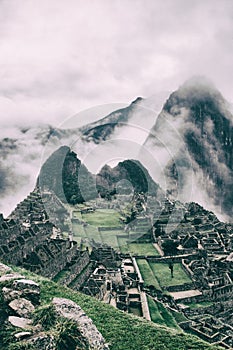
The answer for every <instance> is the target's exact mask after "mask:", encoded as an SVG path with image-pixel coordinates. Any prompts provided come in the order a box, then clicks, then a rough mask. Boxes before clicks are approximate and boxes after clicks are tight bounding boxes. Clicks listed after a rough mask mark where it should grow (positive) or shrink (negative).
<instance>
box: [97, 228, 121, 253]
mask: <svg viewBox="0 0 233 350" xmlns="http://www.w3.org/2000/svg"><path fill="white" fill-rule="evenodd" d="M121 233H122V232H121V231H114V230H112V231H111V230H108V231H102V230H100V235H101V238H102V242H103V243H105V244H108V245H109V246H111V247H113V248H117V249H118V240H117V235H120V234H121Z"/></svg>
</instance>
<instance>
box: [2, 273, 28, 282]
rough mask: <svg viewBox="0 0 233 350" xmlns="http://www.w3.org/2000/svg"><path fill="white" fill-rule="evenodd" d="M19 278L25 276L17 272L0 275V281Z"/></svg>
mask: <svg viewBox="0 0 233 350" xmlns="http://www.w3.org/2000/svg"><path fill="white" fill-rule="evenodd" d="M19 278H25V276H22V275H20V274H19V273H9V274H7V275H3V276H1V277H0V283H1V282H6V281H12V280H16V279H19Z"/></svg>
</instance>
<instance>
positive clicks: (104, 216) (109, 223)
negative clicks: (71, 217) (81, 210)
mask: <svg viewBox="0 0 233 350" xmlns="http://www.w3.org/2000/svg"><path fill="white" fill-rule="evenodd" d="M82 219H83V221H85V222H87V223H88V224H90V225H92V226H95V227H119V226H121V223H120V220H119V219H120V214H119V213H118V212H117V211H116V210H114V209H97V210H96V211H95V212H94V213H87V214H82Z"/></svg>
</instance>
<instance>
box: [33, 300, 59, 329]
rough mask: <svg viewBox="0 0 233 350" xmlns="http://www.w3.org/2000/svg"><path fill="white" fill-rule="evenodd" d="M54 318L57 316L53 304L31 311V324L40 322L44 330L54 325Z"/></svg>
mask: <svg viewBox="0 0 233 350" xmlns="http://www.w3.org/2000/svg"><path fill="white" fill-rule="evenodd" d="M56 319H57V316H56V312H55V308H54V306H53V305H45V306H42V307H39V308H38V309H37V310H35V312H34V313H33V324H34V325H36V324H41V325H42V326H43V328H44V330H45V331H47V330H49V329H50V328H52V327H54V325H55V323H56Z"/></svg>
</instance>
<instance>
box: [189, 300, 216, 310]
mask: <svg viewBox="0 0 233 350" xmlns="http://www.w3.org/2000/svg"><path fill="white" fill-rule="evenodd" d="M185 305H187V306H189V307H190V309H198V308H202V307H208V306H211V305H213V303H212V302H211V301H202V302H199V303H190V304H185Z"/></svg>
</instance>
